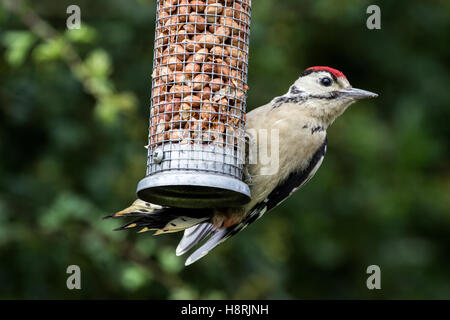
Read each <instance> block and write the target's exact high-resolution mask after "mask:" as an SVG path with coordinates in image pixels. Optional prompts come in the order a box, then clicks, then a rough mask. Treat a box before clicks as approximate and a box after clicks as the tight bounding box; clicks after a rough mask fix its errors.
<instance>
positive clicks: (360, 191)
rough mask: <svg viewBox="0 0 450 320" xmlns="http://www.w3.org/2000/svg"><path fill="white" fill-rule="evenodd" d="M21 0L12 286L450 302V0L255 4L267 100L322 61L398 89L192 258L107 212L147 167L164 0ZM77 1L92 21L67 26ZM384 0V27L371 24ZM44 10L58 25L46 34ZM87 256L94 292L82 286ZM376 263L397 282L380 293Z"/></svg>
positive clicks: (6, 36)
mask: <svg viewBox="0 0 450 320" xmlns="http://www.w3.org/2000/svg"><path fill="white" fill-rule="evenodd" d="M7 2H8V1H6V0H3V1H2V2H1V4H0V39H1V46H0V298H32V299H34V298H50V299H60V298H64V299H71V298H89V299H92V298H127V299H129V298H145V299H181V298H193V299H197V298H201V299H220V298H230V299H235V298H243V299H259V298H261V299H265V298H273V299H294V298H302V299H303V298H382V299H391V298H450V167H449V162H448V159H449V152H450V151H449V149H448V146H449V138H450V126H449V119H450V104H449V102H450V90H449V87H450V80H449V72H450V70H449V61H450V48H449V39H450V19H449V18H450V2H449V1H445V0H441V1H438V0H434V1H425V0H423V1H418V0H412V1H409V0H408V1H407V0H399V1H365V0H358V1H357V0H342V1H337V0H255V1H253V2H254V3H253V24H252V36H251V56H250V70H249V86H250V88H251V90H250V92H249V99H248V104H249V107H250V108H253V107H256V106H259V105H262V104H265V103H267V102H268V101H269V100H271V99H272V98H273V97H274V96H277V95H281V94H284V93H285V92H286V91H287V88H288V86H289V85H290V84H291V83H292V82H293V81H294V80H295V79H296V78H297V77H298V75H299V74H300V72H301V71H302V70H304V69H305V68H306V67H308V66H312V65H329V66H333V67H336V68H338V69H340V70H342V71H344V73H345V74H346V75H347V77H348V78H349V80H350V81H351V83H352V84H353V85H354V86H355V87H359V88H363V89H367V90H371V91H374V92H377V93H379V94H380V97H379V98H378V99H376V100H373V101H367V102H362V103H358V104H356V105H354V106H352V107H351V108H350V109H349V110H348V111H347V112H346V114H345V115H344V116H343V117H342V118H340V119H339V120H338V121H337V122H336V123H335V124H334V125H333V126H332V128H330V130H329V148H328V154H327V157H326V160H325V162H324V165H323V166H322V168H321V169H320V170H319V172H318V174H317V175H316V177H315V178H314V179H313V180H312V181H311V182H310V183H309V184H308V185H307V186H305V187H304V188H303V189H302V191H301V192H298V193H297V194H296V195H295V196H293V197H292V198H290V199H289V200H288V201H286V202H284V203H283V204H282V205H281V206H280V207H279V208H277V209H276V210H274V211H273V212H271V213H270V214H268V215H266V216H265V217H264V219H262V220H260V221H258V222H257V223H255V224H254V225H252V226H251V227H249V228H248V229H246V231H245V232H243V233H242V234H239V235H238V236H236V237H235V238H233V239H232V240H229V241H227V242H226V243H225V244H223V245H222V246H220V247H218V248H217V249H216V250H214V252H213V253H212V254H210V255H209V256H208V257H206V258H205V259H202V260H201V261H199V262H198V263H196V264H194V265H193V266H191V267H189V268H184V267H183V263H184V259H185V257H176V256H175V254H174V249H175V246H176V244H177V241H178V240H179V237H180V236H181V235H169V236H163V237H158V238H154V237H152V236H150V235H149V234H144V235H136V234H134V233H126V232H122V233H121V232H113V231H111V230H112V229H113V228H115V227H117V226H118V224H117V223H116V222H115V221H101V220H100V218H101V217H102V216H104V215H107V214H110V213H112V212H114V211H115V210H118V209H122V208H123V207H125V206H127V205H129V204H130V203H131V202H132V201H133V200H134V198H135V188H136V184H137V182H138V181H139V179H141V178H142V177H143V175H144V173H145V156H146V150H145V149H144V147H143V146H144V145H145V144H146V136H147V128H148V116H149V101H150V87H151V78H150V74H151V73H152V50H153V40H154V17H155V1H153V0H133V1H131V0H127V1H125V0H122V1H120V0H110V1H87V0H86V1H75V0H70V1H50V0H40V1H29V3H28V4H26V3H25V4H24V6H23V7H22V6H21V5H19V9H17V8H16V10H15V11H14V10H13V11H11V10H10V9H7V6H6V4H7ZM20 2H21V1H16V3H20ZM70 4H78V5H79V6H80V7H81V12H82V29H81V30H79V31H67V30H66V28H65V25H66V18H67V16H68V15H67V14H66V8H67V6H68V5H70ZM370 4H378V5H379V6H380V7H381V12H382V30H375V31H370V30H368V29H367V28H366V19H367V17H368V15H367V14H366V8H367V7H368V5H370ZM27 6H29V8H31V9H32V10H33V11H35V12H36V13H37V14H38V15H39V16H40V17H41V18H42V19H43V21H44V22H46V23H48V24H49V26H51V28H52V29H54V30H55V31H56V32H47V31H48V30H47V29H46V28H35V29H34V30H33V28H32V29H30V25H29V24H30V23H31V26H33V23H34V22H35V21H34V20H33V19H31V21H30V19H28V20H27V19H24V17H30V16H29V13H30V11H29V10H28V9H27ZM24 20H25V21H24ZM33 21H34V22H33ZM27 23H28V25H27ZM35 26H36V25H35ZM41 27H42V26H41ZM52 29H49V30H52ZM42 37H44V38H46V39H42ZM71 264H76V265H79V266H80V267H81V270H82V290H73V291H69V290H68V289H67V288H66V278H67V276H68V275H67V274H66V273H65V271H66V268H67V266H68V265H71ZM371 264H377V265H379V266H380V267H381V270H382V290H378V291H376V290H375V291H369V290H368V289H367V288H366V278H367V276H368V275H367V274H366V268H367V266H369V265H371Z"/></svg>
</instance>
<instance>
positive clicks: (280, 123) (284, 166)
mask: <svg viewBox="0 0 450 320" xmlns="http://www.w3.org/2000/svg"><path fill="white" fill-rule="evenodd" d="M250 115H251V113H250ZM247 128H250V129H253V130H252V131H253V132H256V135H257V137H253V139H255V140H254V141H253V143H255V141H259V139H260V138H264V139H266V140H267V150H266V152H267V153H268V154H269V155H270V156H269V157H270V158H271V159H274V157H275V158H278V165H277V168H273V167H272V166H271V170H270V171H272V172H270V173H271V174H264V173H265V170H264V167H265V165H263V164H261V163H260V161H259V158H258V161H257V163H256V164H249V165H248V172H249V175H250V177H251V181H250V191H251V196H252V200H251V202H250V203H249V204H247V205H246V208H247V209H250V208H252V207H253V206H254V205H255V204H256V203H258V202H260V201H263V200H264V199H265V198H266V197H267V196H268V195H269V194H270V192H271V191H272V190H273V189H275V188H276V187H277V186H278V185H279V184H280V183H282V182H283V181H284V180H285V179H286V178H287V176H288V175H289V174H290V173H291V172H293V171H295V170H303V169H305V168H306V167H307V166H308V164H309V161H310V160H311V158H312V156H313V155H314V153H315V152H316V151H317V149H318V148H320V146H321V145H322V144H323V141H324V139H325V137H326V131H325V128H324V127H323V126H322V124H321V123H319V122H318V121H317V120H315V119H312V118H310V117H307V116H303V114H302V112H301V111H299V110H295V107H294V108H280V109H279V110H273V111H271V112H269V113H267V117H266V119H265V121H258V122H255V121H251V119H250V121H249V122H248V127H247ZM260 129H264V130H266V131H268V132H269V134H267V135H264V136H261V137H259V136H258V131H259V130H260ZM272 131H273V133H274V134H278V139H271V138H270V137H271V134H270V132H272ZM266 136H267V138H266ZM272 140H273V141H272ZM277 141H278V143H277ZM273 142H275V143H276V144H278V146H275V148H274V150H272V144H273ZM271 150H272V151H275V152H277V153H278V154H277V155H272V154H270V153H271ZM260 153H261V150H258V157H259V155H260ZM275 162H276V161H275ZM274 169H276V171H275V170H274ZM266 171H267V170H266Z"/></svg>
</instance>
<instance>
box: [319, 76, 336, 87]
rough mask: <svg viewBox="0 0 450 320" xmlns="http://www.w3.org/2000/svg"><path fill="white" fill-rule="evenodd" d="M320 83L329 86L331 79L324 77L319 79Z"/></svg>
mask: <svg viewBox="0 0 450 320" xmlns="http://www.w3.org/2000/svg"><path fill="white" fill-rule="evenodd" d="M320 83H321V84H322V85H323V86H325V87H329V86H331V84H332V83H333V81H332V80H331V79H330V78H328V77H325V78H322V79H320Z"/></svg>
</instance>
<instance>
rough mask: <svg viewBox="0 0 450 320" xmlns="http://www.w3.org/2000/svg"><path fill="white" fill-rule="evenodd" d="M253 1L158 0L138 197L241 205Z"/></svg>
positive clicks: (244, 188)
mask: <svg viewBox="0 0 450 320" xmlns="http://www.w3.org/2000/svg"><path fill="white" fill-rule="evenodd" d="M250 12H251V0H158V1H157V18H156V36H155V49H154V65H153V74H152V78H153V81H152V100H151V110H150V129H149V144H148V159H147V176H146V178H144V179H143V180H141V181H140V182H139V185H138V188H137V194H138V197H139V198H141V199H143V200H145V201H149V202H152V203H156V204H161V205H168V206H177V207H188V208H201V207H221V206H225V205H226V206H230V205H236V206H238V205H242V204H244V203H246V202H248V201H249V199H250V191H249V188H248V186H247V185H246V184H245V183H244V182H243V181H242V179H243V163H244V157H245V132H244V126H245V108H246V94H247V90H248V87H247V65H248V49H249V32H250Z"/></svg>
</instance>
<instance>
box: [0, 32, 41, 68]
mask: <svg viewBox="0 0 450 320" xmlns="http://www.w3.org/2000/svg"><path fill="white" fill-rule="evenodd" d="M35 42H36V37H35V36H34V35H33V34H32V33H31V32H29V31H6V32H5V33H4V34H3V37H2V43H3V45H4V46H6V48H7V50H6V52H5V58H6V61H8V63H9V64H10V65H11V66H12V67H15V68H17V67H19V66H20V65H22V63H23V62H24V61H25V58H26V56H27V54H28V51H29V50H30V48H31V47H32V46H33V44H34V43H35Z"/></svg>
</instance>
